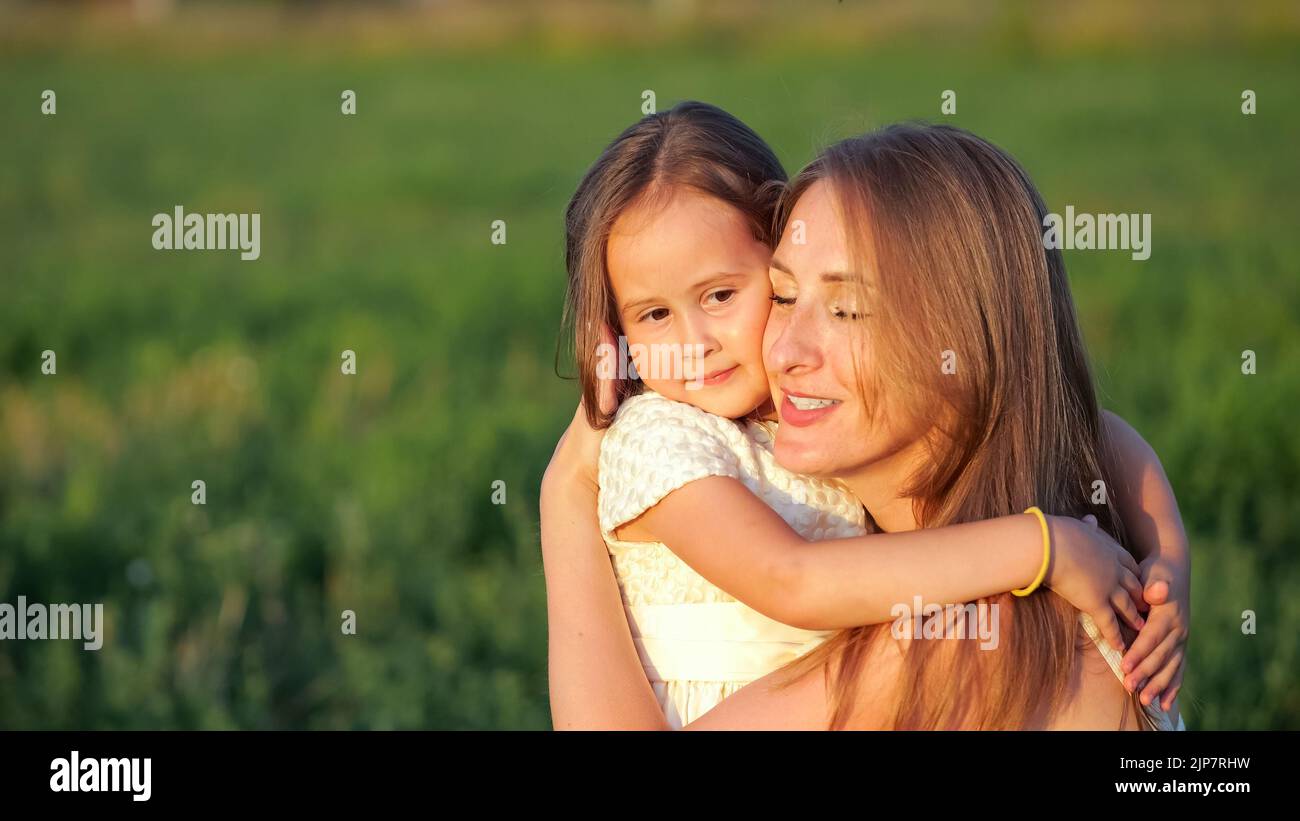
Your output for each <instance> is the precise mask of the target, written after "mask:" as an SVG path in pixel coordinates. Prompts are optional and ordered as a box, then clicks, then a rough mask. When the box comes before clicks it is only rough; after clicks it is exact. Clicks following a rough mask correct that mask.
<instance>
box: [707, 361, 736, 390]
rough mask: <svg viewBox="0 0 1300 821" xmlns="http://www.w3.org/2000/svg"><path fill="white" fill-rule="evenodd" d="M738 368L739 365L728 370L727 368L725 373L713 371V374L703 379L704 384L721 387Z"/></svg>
mask: <svg viewBox="0 0 1300 821" xmlns="http://www.w3.org/2000/svg"><path fill="white" fill-rule="evenodd" d="M739 367H740V365H732V366H731V367H730V368H727V369H726V370H725V371H715V372H714V373H711V374H709V375H708V376H706V377H704V384H706V385H721V384H722V383H723V382H726V381H727V380H728V379H730V378H731V375H732V374H733V373H735V372H736V368H739Z"/></svg>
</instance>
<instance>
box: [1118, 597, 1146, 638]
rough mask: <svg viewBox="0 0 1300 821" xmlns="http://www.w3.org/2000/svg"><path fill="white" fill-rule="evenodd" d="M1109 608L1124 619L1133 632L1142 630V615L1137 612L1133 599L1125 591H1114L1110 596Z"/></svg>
mask: <svg viewBox="0 0 1300 821" xmlns="http://www.w3.org/2000/svg"><path fill="white" fill-rule="evenodd" d="M1110 603H1111V606H1112V607H1114V608H1115V612H1117V613H1119V614H1120V615H1121V616H1123V617H1124V621H1126V622H1128V626H1129V627H1132V628H1133V629H1134V630H1141V629H1142V624H1143V621H1142V614H1141V613H1139V612H1138V609H1137V605H1136V604H1134V603H1133V597H1132V596H1131V595H1130V594H1129V592H1128V591H1127V590H1116V591H1115V592H1114V593H1112V594H1111V596H1110Z"/></svg>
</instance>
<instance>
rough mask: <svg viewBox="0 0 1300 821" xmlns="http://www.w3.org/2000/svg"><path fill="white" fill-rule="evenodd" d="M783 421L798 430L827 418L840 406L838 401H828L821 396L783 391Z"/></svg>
mask: <svg viewBox="0 0 1300 821" xmlns="http://www.w3.org/2000/svg"><path fill="white" fill-rule="evenodd" d="M781 393H782V395H783V397H784V398H783V399H782V401H781V421H782V422H789V423H790V424H791V425H794V426H795V427H797V428H802V427H805V426H807V425H811V424H813V423H814V422H816V421H818V420H819V419H822V418H824V417H826V416H827V415H828V414H830V413H831V412H833V411H834V410H835V409H836V408H838V407H839V406H840V400H838V399H826V398H823V397H820V396H808V395H807V394H800V393H792V392H790V391H787V390H782V391H781Z"/></svg>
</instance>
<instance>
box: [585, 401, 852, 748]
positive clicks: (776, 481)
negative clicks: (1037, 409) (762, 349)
mask: <svg viewBox="0 0 1300 821" xmlns="http://www.w3.org/2000/svg"><path fill="white" fill-rule="evenodd" d="M706 476H730V477H732V478H734V479H737V480H739V481H741V482H743V483H744V485H745V486H746V487H747V488H749V489H750V490H751V491H752V492H753V493H754V494H755V495H757V496H758V497H759V498H760V499H762V500H763V501H764V502H765V503H767V505H768V506H769V507H771V508H772V509H773V510H775V511H776V512H777V513H778V514H780V516H781V518H783V519H785V521H786V522H787V523H789V525H790V526H791V527H792V528H794V530H795V531H797V532H798V533H799V534H800V535H802V536H803V537H804V538H806V539H810V540H820V539H837V538H843V537H846V536H859V535H862V534H864V533H866V532H867V531H866V528H865V514H864V512H863V510H862V505H861V503H859V502H858V500H857V498H856V497H855V496H854V495H853V494H852V493H850V492H849V491H848V489H846V488H845V487H843V486H842V485H840V484H838V483H834V482H826V481H822V480H820V479H814V478H811V477H807V476H801V475H798V474H795V473H791V472H790V471H788V470H786V469H785V468H782V467H781V466H780V465H778V464H777V463H776V460H775V458H773V456H772V436H771V432H770V430H769V428H768V427H767V426H766V425H763V424H760V423H757V422H747V423H741V422H735V421H733V420H730V419H725V418H723V417H720V416H715V415H713V414H711V413H707V412H706V411H702V410H700V409H699V408H696V407H694V406H692V405H687V404H684V403H681V402H675V401H673V400H671V399H666V398H664V397H663V396H660V395H659V394H657V393H653V392H646V393H643V394H640V395H638V396H634V397H632V398H631V399H629V400H627V401H626V402H625V403H623V406H622V407H621V408H619V411H618V416H617V417H616V419H615V421H614V424H613V425H612V426H611V427H610V428H609V430H608V431H606V433H605V437H604V439H603V441H602V443H601V451H600V497H599V514H600V529H601V533H602V535H603V536H604V538H605V544H606V545H607V546H608V547H609V552H610V556H611V557H612V560H613V564H614V571H615V573H616V575H617V576H618V584H619V589H620V590H621V592H622V595H623V605H624V609H625V611H626V613H627V619H628V624H629V625H630V626H631V628H632V635H633V638H634V641H635V643H636V647H637V652H638V653H639V654H640V656H641V663H642V666H643V667H644V668H645V672H646V676H647V677H648V678H649V679H650V683H651V686H652V687H653V689H654V692H655V695H656V696H657V697H658V699H659V704H660V705H661V706H662V707H663V710H664V715H665V716H666V717H667V718H668V722H669V724H670V725H672V726H673V727H674V728H678V727H681V726H682V725H683V724H688V723H690V722H692V721H694V720H695V719H697V718H699V717H700V716H701V715H703V714H704V713H706V712H708V711H709V710H710V709H711V708H713V707H714V706H715V705H717V704H718V703H719V702H721V701H722V700H723V699H724V698H726V697H727V696H729V695H731V694H732V693H734V692H736V691H737V690H739V689H740V688H741V687H743V686H745V685H746V684H747V683H749V682H751V681H754V680H755V679H758V678H762V677H763V676H765V675H767V674H768V673H770V672H772V671H773V670H776V669H777V668H779V667H781V666H782V665H784V664H786V663H787V662H789V661H792V660H794V659H795V658H798V657H799V656H801V655H803V654H804V653H806V652H808V651H809V650H811V649H813V648H814V647H816V646H817V645H818V644H820V643H821V642H822V641H824V640H825V639H826V637H827V636H829V635H830V633H829V632H827V631H811V630H801V629H798V628H795V627H790V626H788V625H785V624H781V623H780V622H777V621H774V620H772V619H769V618H767V617H766V616H764V615H762V614H760V613H758V612H757V611H755V610H753V609H751V608H749V607H747V606H746V605H744V604H741V603H740V602H738V601H736V600H735V599H734V598H732V597H731V596H729V595H727V594H726V593H724V592H723V591H722V590H720V589H719V588H717V587H714V586H713V585H712V584H710V583H709V582H708V581H706V580H705V579H704V578H703V577H702V576H700V575H699V574H698V573H696V572H695V571H694V570H692V569H691V568H690V567H689V566H688V565H687V564H686V563H685V562H684V561H682V560H681V559H680V558H678V557H677V555H676V554H674V553H673V552H672V551H671V550H669V549H668V547H667V546H666V545H664V544H662V543H659V542H628V541H620V540H619V539H617V538H616V537H615V536H614V532H613V531H614V530H615V529H617V528H618V527H619V526H621V525H623V524H626V523H628V522H630V521H632V520H633V519H636V518H637V517H638V516H640V515H641V514H642V513H644V512H645V511H647V510H649V509H650V508H652V507H654V506H655V505H656V504H658V503H659V501H660V500H661V499H663V498H664V497H665V496H667V495H668V494H669V493H671V492H672V491H674V490H676V489H678V488H680V487H682V486H683V485H685V484H687V483H688V482H692V481H695V480H696V479H702V478H704V477H706Z"/></svg>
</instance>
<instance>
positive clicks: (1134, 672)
mask: <svg viewBox="0 0 1300 821" xmlns="http://www.w3.org/2000/svg"><path fill="white" fill-rule="evenodd" d="M1102 424H1103V428H1104V436H1105V442H1106V448H1105V449H1104V453H1105V455H1106V457H1107V460H1108V464H1107V468H1108V473H1109V474H1110V477H1111V481H1112V483H1113V484H1114V487H1113V488H1109V489H1108V490H1109V491H1110V492H1109V493H1108V494H1107V496H1108V498H1107V501H1108V502H1113V503H1114V504H1115V509H1116V511H1117V512H1118V513H1119V515H1120V519H1122V520H1123V522H1124V527H1125V529H1126V530H1127V531H1128V532H1129V534H1130V536H1131V540H1132V542H1133V545H1134V548H1135V549H1136V550H1137V551H1138V554H1139V555H1140V556H1141V557H1142V562H1141V564H1140V566H1139V570H1140V574H1139V575H1140V577H1141V581H1142V585H1143V588H1144V590H1143V594H1144V597H1145V599H1146V602H1147V604H1149V605H1150V606H1151V609H1150V612H1149V613H1148V614H1147V626H1146V627H1145V628H1144V629H1143V630H1142V631H1141V632H1140V633H1139V634H1138V637H1137V638H1136V639H1135V640H1134V641H1133V645H1132V646H1131V647H1130V648H1129V650H1128V652H1127V653H1126V654H1125V655H1124V659H1123V661H1122V662H1121V667H1122V669H1123V670H1124V672H1125V674H1126V678H1125V681H1124V683H1125V685H1126V686H1127V687H1128V688H1129V689H1130V690H1138V689H1141V690H1142V694H1141V700H1142V702H1143V703H1144V704H1150V703H1151V702H1152V700H1154V699H1156V698H1159V699H1160V702H1161V706H1162V707H1163V708H1164V709H1165V710H1166V711H1168V710H1170V709H1171V708H1172V706H1173V702H1174V698H1175V697H1176V696H1177V695H1178V690H1179V689H1180V688H1181V686H1182V681H1183V661H1184V647H1185V645H1186V642H1187V636H1188V632H1189V630H1190V628H1191V578H1192V555H1191V547H1190V545H1188V543H1187V533H1186V532H1185V531H1184V530H1183V521H1182V517H1181V516H1180V515H1179V513H1178V500H1177V499H1175V498H1174V491H1173V488H1172V487H1170V485H1169V479H1168V478H1167V477H1166V476H1165V470H1164V467H1162V466H1161V464H1160V459H1159V457H1157V456H1156V453H1155V451H1154V450H1152V448H1151V446H1150V445H1148V444H1147V443H1146V441H1145V440H1144V439H1143V438H1142V437H1141V435H1139V434H1138V432H1137V431H1135V430H1134V429H1133V428H1132V427H1131V426H1129V424H1128V423H1127V422H1125V421H1124V420H1123V419H1120V418H1119V417H1118V416H1116V415H1115V414H1113V413H1110V412H1107V411H1103V412H1102Z"/></svg>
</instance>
